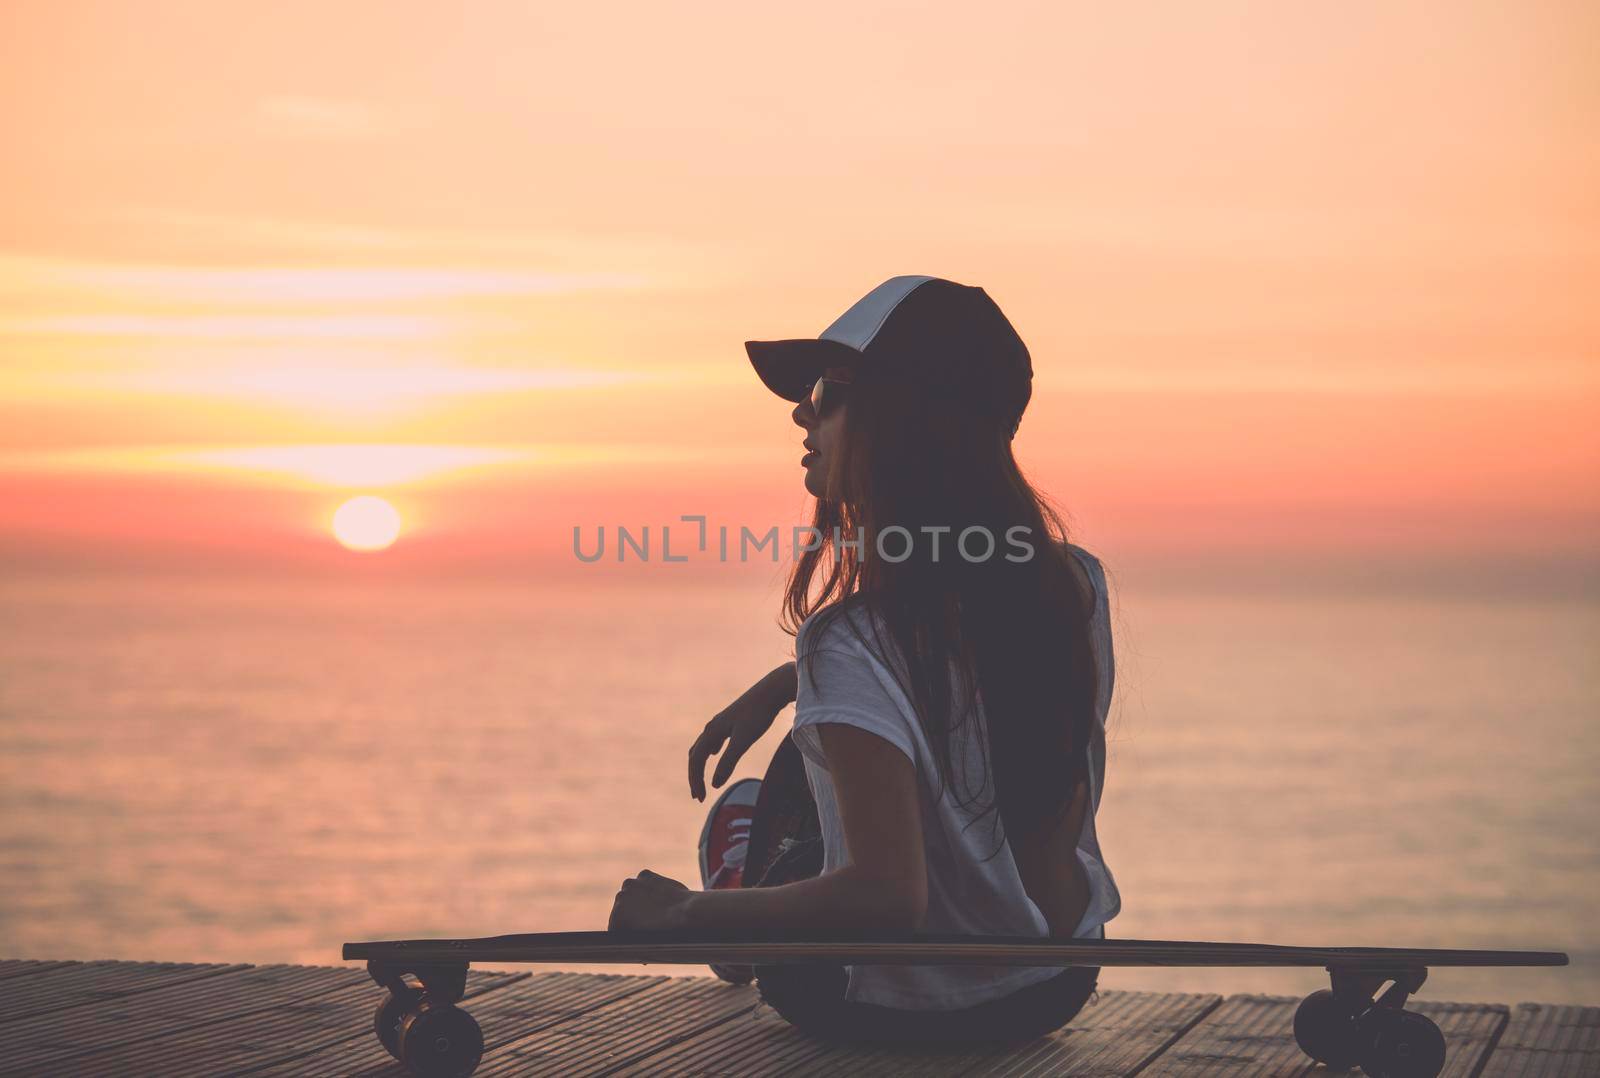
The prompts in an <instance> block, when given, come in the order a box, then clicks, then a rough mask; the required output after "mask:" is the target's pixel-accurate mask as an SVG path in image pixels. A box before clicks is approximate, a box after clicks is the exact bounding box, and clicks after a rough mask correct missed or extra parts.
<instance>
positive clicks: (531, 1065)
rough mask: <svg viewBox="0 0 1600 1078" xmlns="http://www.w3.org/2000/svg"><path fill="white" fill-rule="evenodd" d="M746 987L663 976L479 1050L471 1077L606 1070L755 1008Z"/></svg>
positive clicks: (715, 981)
mask: <svg viewBox="0 0 1600 1078" xmlns="http://www.w3.org/2000/svg"><path fill="white" fill-rule="evenodd" d="M755 1005H756V999H755V993H754V992H752V991H751V990H750V989H749V988H739V987H735V986H733V985H729V984H724V983H723V982H721V981H719V980H717V979H716V978H713V977H669V978H666V979H665V980H664V981H662V982H661V983H659V984H655V985H651V986H650V987H649V988H646V989H644V990H643V991H640V992H634V993H632V994H631V995H628V996H625V997H623V998H622V999H619V1000H616V1001H615V1002H613V1003H608V1004H606V1005H604V1006H601V1007H596V1008H595V1009H593V1010H590V1011H585V1012H584V1013H583V1014H580V1015H577V1016H575V1017H573V1018H571V1019H568V1020H567V1021H564V1022H561V1023H559V1024H557V1025H554V1026H551V1027H549V1028H547V1029H544V1030H541V1031H539V1032H537V1033H534V1034H532V1035H530V1036H527V1037H519V1038H516V1039H515V1040H513V1041H511V1042H510V1043H508V1044H506V1045H504V1046H502V1047H500V1048H498V1049H497V1050H496V1051H495V1052H494V1053H492V1054H486V1055H485V1056H484V1060H483V1063H482V1065H481V1066H479V1068H478V1071H477V1075H476V1076H475V1078H493V1076H495V1075H540V1074H551V1075H560V1076H573V1078H576V1076H578V1075H597V1074H606V1073H610V1072H613V1071H616V1070H620V1069H621V1068H623V1067H626V1066H629V1065H630V1064H632V1063H635V1062H637V1061H638V1060H640V1059H643V1058H645V1057H647V1056H650V1055H652V1054H654V1053H656V1052H660V1051H662V1050H663V1049H666V1048H669V1047H671V1046H672V1045H674V1044H677V1043H678V1042H680V1041H683V1040H687V1039H688V1038H690V1037H693V1036H696V1035H698V1034H701V1033H703V1032H705V1031H706V1030H708V1029H711V1028H712V1027H714V1026H717V1025H720V1024H721V1023H723V1022H727V1021H730V1020H733V1019H736V1018H738V1017H740V1016H742V1015H747V1014H749V1013H750V1011H751V1010H753V1009H754V1008H755Z"/></svg>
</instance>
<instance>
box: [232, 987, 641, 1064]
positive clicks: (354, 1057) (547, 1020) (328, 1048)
mask: <svg viewBox="0 0 1600 1078" xmlns="http://www.w3.org/2000/svg"><path fill="white" fill-rule="evenodd" d="M473 972H474V973H475V972H477V971H473ZM499 976H502V977H514V978H515V980H509V981H507V982H505V983H503V984H502V985H501V986H499V987H496V988H494V989H493V990H492V991H491V992H489V993H488V994H484V993H479V994H478V995H476V996H469V997H468V998H467V999H465V1000H463V1007H464V1009H465V1010H466V1011H467V1012H468V1013H469V1014H471V1015H472V1017H473V1018H475V1019H476V1020H477V1022H478V1025H479V1026H480V1027H481V1028H482V1029H483V1039H484V1057H485V1060H486V1061H487V1060H488V1059H489V1058H491V1057H492V1055H493V1054H494V1053H496V1052H498V1051H499V1050H500V1048H501V1046H502V1045H504V1044H506V1043H508V1042H510V1041H513V1040H516V1039H517V1038H519V1037H525V1036H527V1035H529V1034H531V1033H534V1032H537V1031H539V1030H543V1029H548V1028H549V1027H551V1026H554V1025H557V1024H559V1023H561V1022H564V1021H566V1020H567V1019H569V1018H572V1017H574V1016H576V1015H579V1014H582V1013H583V1012H584V1011H587V1010H592V1009H594V1008H595V1007H599V1006H602V1005H604V1004H606V1003H609V1002H611V1001H613V1000H616V999H620V998H622V997H623V996H627V995H631V994H633V993H634V992H639V991H643V990H644V989H646V988H648V987H650V986H651V985H654V984H659V983H661V982H662V981H665V980H666V978H665V977H659V976H657V977H626V976H622V975H620V974H615V973H606V974H594V973H541V974H537V975H534V976H529V975H528V974H526V973H522V974H499ZM367 987H368V988H369V989H371V990H370V991H368V992H365V993H363V994H362V995H361V997H360V1000H359V1001H358V1002H357V1003H355V1004H354V1005H349V1006H347V1005H346V1004H345V1003H344V1001H343V1000H342V999H341V1000H340V1003H339V1005H340V1007H341V1008H343V1009H344V1013H343V1018H342V1021H343V1025H342V1027H340V1028H341V1029H342V1032H343V1033H344V1036H343V1037H341V1038H339V1039H338V1040H337V1041H334V1042H330V1043H327V1044H323V1045H319V1046H316V1047H314V1048H312V1049H311V1050H310V1051H306V1052H296V1053H293V1054H290V1055H284V1054H281V1053H280V1054H278V1055H277V1056H275V1057H274V1058H273V1059H271V1060H270V1061H267V1062H265V1063H259V1064H258V1065H256V1066H249V1067H242V1068H239V1069H236V1070H234V1071H232V1072H231V1073H234V1074H251V1075H263V1076H264V1075H290V1074H340V1075H359V1074H388V1075H392V1074H395V1073H397V1071H396V1066H395V1063H394V1061H393V1060H392V1059H391V1058H390V1056H389V1053H388V1052H386V1051H384V1049H383V1046H382V1045H380V1044H379V1043H378V1038H377V1037H376V1036H374V1035H373V1032H372V1014H373V1011H374V1010H375V1009H376V1007H377V1005H378V1001H379V1000H381V999H382V998H383V991H382V990H381V989H379V988H378V987H377V986H376V985H373V984H370V983H369V984H368V986H367Z"/></svg>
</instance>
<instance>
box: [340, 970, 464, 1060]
mask: <svg viewBox="0 0 1600 1078" xmlns="http://www.w3.org/2000/svg"><path fill="white" fill-rule="evenodd" d="M367 976H369V977H371V978H372V979H373V981H374V982H376V983H377V984H378V985H379V986H380V987H382V988H386V989H388V991H387V992H386V993H385V994H384V998H383V999H382V1001H380V1002H379V1004H378V1009H377V1010H376V1011H375V1012H373V1015H372V1028H373V1032H375V1033H376V1034H377V1035H378V1040H379V1041H380V1042H381V1043H382V1044H383V1047H384V1048H385V1049H386V1050H387V1051H388V1053H389V1054H390V1055H391V1056H393V1057H394V1058H395V1059H397V1060H399V1061H400V1062H401V1063H403V1064H404V1065H405V1067H406V1069H407V1070H409V1071H411V1073H412V1074H415V1075H417V1076H418V1078H465V1076H466V1075H469V1074H471V1073H472V1072H473V1070H475V1069H476V1068H477V1066H478V1061H479V1060H480V1059H482V1058H483V1031H482V1030H480V1029H479V1028H478V1023H477V1022H476V1021H475V1020H474V1019H473V1017H472V1016H471V1015H470V1014H468V1013H467V1012H466V1011H464V1010H462V1009H461V1008H460V1007H457V1006H456V1004H457V1003H459V1002H461V998H462V997H463V996H465V995H466V993H467V963H466V962H439V961H422V962H412V961H407V960H406V959H404V958H390V959H378V958H373V959H369V960H368V961H367ZM408 976H409V977H412V978H414V979H415V980H416V982H417V983H416V984H415V985H412V984H411V983H409V982H408V981H407V980H406V978H407V977H408Z"/></svg>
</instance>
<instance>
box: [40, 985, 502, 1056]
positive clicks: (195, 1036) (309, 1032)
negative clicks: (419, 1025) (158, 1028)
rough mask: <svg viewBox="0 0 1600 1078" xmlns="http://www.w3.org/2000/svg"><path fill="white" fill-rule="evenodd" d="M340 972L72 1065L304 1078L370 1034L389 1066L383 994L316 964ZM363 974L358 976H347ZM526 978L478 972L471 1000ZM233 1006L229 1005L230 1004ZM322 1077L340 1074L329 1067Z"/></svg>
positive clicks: (256, 996)
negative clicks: (320, 985)
mask: <svg viewBox="0 0 1600 1078" xmlns="http://www.w3.org/2000/svg"><path fill="white" fill-rule="evenodd" d="M310 968H314V969H320V970H322V971H323V972H325V973H329V974H337V975H340V976H339V979H338V981H337V982H336V984H337V987H335V988H333V989H332V990H331V991H323V992H318V993H314V994H311V995H301V994H299V993H298V992H294V991H284V990H280V989H268V990H267V991H257V992H252V993H251V994H250V1004H251V1009H250V1010H247V1011H234V1013H232V1014H231V1015H229V1016H228V1017H219V1018H218V1019H217V1020H216V1021H213V1022H209V1023H206V1024H204V1025H196V1026H190V1027H188V1028H185V1029H180V1030H175V1031H172V1032H170V1033H164V1034H159V1035H157V1036H153V1037H147V1038H145V1039H143V1040H140V1041H137V1042H132V1043H119V1044H115V1045H112V1046H110V1047H108V1048H107V1049H105V1050H103V1051H99V1052H96V1053H95V1054H93V1055H91V1056H86V1057H79V1058H76V1059H73V1060H72V1061H70V1064H69V1066H70V1069H71V1072H72V1073H73V1074H74V1075H75V1076H80V1078H117V1076H120V1075H129V1074H216V1075H224V1074H225V1075H237V1074H246V1073H250V1072H252V1071H256V1070H260V1069H263V1068H264V1067H266V1066H270V1065H273V1064H274V1063H278V1062H283V1061H287V1060H292V1059H293V1060H300V1061H301V1062H297V1063H295V1064H294V1066H296V1067H299V1068H300V1073H305V1072H306V1070H307V1069H308V1068H307V1067H306V1066H305V1065H304V1062H303V1060H304V1057H306V1056H309V1055H314V1054H316V1053H317V1052H318V1051H319V1050H321V1049H323V1048H326V1047H329V1046H334V1045H337V1044H340V1043H342V1042H346V1041H349V1040H351V1039H352V1038H353V1037H356V1036H365V1038H366V1039H367V1040H368V1041H370V1042H371V1043H372V1046H373V1047H374V1048H376V1049H377V1051H378V1054H379V1055H381V1056H383V1059H384V1060H385V1061H388V1059H389V1057H388V1056H387V1055H386V1054H385V1053H384V1051H383V1049H382V1047H381V1046H379V1045H378V1043H377V1038H376V1037H375V1036H374V1035H373V1032H372V1012H373V1008H374V1007H375V1006H376V1005H377V1001H378V1000H379V999H381V998H383V989H380V988H379V987H378V986H377V985H375V984H373V983H372V981H371V980H370V979H369V978H367V977H366V976H365V974H364V971H352V970H350V969H349V968H347V967H339V968H334V967H310ZM351 972H360V973H361V975H360V976H359V977H357V978H353V979H350V978H346V977H345V976H344V975H346V974H349V973H351ZM527 976H528V975H527V974H526V973H486V972H479V971H477V970H473V971H471V972H469V974H468V977H467V998H468V999H472V998H477V997H481V996H483V995H484V994H485V993H487V992H493V991H495V990H498V989H499V988H501V987H503V986H505V985H507V984H510V983H513V982H515V981H519V980H524V979H526V978H527ZM226 1005H227V1004H224V1006H226ZM319 1073H324V1074H326V1073H335V1072H334V1071H331V1070H326V1069H322V1070H319Z"/></svg>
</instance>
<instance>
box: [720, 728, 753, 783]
mask: <svg viewBox="0 0 1600 1078" xmlns="http://www.w3.org/2000/svg"><path fill="white" fill-rule="evenodd" d="M749 747H750V746H749V745H747V744H744V743H743V742H741V741H740V740H739V739H738V738H731V739H729V741H728V751H726V752H724V753H723V754H722V758H721V759H719V760H718V761H717V767H716V770H715V771H713V772H712V773H711V785H712V786H713V787H715V788H716V789H719V790H720V789H721V788H722V784H723V783H724V782H727V781H728V776H729V775H731V774H733V769H734V766H735V765H736V764H738V762H739V759H740V757H742V756H743V755H744V752H745V750H746V749H748V748H749Z"/></svg>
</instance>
